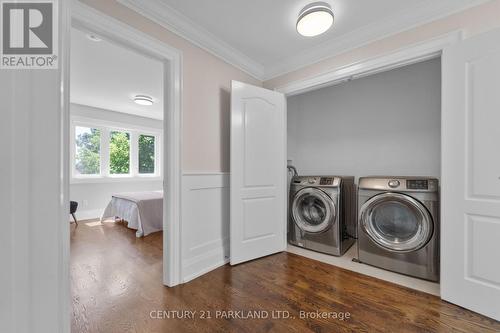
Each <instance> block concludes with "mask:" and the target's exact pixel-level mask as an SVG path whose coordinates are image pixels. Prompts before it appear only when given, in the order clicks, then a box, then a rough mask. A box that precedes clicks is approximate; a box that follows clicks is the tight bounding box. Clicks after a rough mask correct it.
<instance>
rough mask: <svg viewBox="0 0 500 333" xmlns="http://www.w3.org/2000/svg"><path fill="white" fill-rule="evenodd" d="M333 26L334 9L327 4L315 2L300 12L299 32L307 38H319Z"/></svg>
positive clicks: (298, 20)
mask: <svg viewBox="0 0 500 333" xmlns="http://www.w3.org/2000/svg"><path fill="white" fill-rule="evenodd" d="M332 24H333V11H332V7H331V6H330V5H329V4H327V3H326V2H314V3H311V4H309V5H307V6H305V7H304V8H303V9H302V10H301V11H300V13H299V18H298V19H297V32H298V33H299V34H301V35H302V36H305V37H313V36H318V35H321V34H322V33H325V32H326V31H328V29H330V27H331V26H332Z"/></svg>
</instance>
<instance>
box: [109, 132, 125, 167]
mask: <svg viewBox="0 0 500 333" xmlns="http://www.w3.org/2000/svg"><path fill="white" fill-rule="evenodd" d="M110 134H111V135H110V140H109V173H110V174H112V175H125V174H129V173H130V134H129V133H125V132H118V131H112V132H111V133H110Z"/></svg>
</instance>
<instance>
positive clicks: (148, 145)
mask: <svg viewBox="0 0 500 333" xmlns="http://www.w3.org/2000/svg"><path fill="white" fill-rule="evenodd" d="M139 173H141V174H154V173H155V137H154V136H151V135H139Z"/></svg>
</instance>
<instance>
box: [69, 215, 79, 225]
mask: <svg viewBox="0 0 500 333" xmlns="http://www.w3.org/2000/svg"><path fill="white" fill-rule="evenodd" d="M71 216H73V220H75V224H76V225H77V226H78V221H77V220H76V216H75V214H74V213H71Z"/></svg>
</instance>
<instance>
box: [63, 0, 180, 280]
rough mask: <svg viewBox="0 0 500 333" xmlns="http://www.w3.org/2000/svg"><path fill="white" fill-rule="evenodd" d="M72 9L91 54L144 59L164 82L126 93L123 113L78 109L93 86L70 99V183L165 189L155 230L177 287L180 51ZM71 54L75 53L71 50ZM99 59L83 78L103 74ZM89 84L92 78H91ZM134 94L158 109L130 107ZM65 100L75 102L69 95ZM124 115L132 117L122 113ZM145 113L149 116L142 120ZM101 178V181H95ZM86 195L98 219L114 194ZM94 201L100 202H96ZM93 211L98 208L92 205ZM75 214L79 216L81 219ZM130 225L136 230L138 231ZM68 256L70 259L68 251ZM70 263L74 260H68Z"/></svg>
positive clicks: (165, 268)
mask: <svg viewBox="0 0 500 333" xmlns="http://www.w3.org/2000/svg"><path fill="white" fill-rule="evenodd" d="M71 11H72V13H71V18H72V20H71V29H72V30H73V36H72V39H73V38H82V40H84V42H85V43H91V44H92V43H93V44H94V47H93V48H96V49H98V48H100V47H103V45H104V44H106V47H108V48H110V49H113V48H114V49H117V48H121V49H123V50H125V51H124V52H125V53H127V54H129V55H131V57H132V58H133V57H134V56H135V57H139V58H140V57H143V59H146V60H144V61H141V63H140V64H139V65H138V67H139V68H141V66H143V67H142V69H141V70H140V71H146V72H147V71H148V70H149V71H150V72H149V75H151V76H155V80H156V82H158V81H160V82H161V84H162V86H161V87H159V88H158V87H157V88H152V89H157V90H156V92H155V91H153V92H152V93H149V92H147V91H145V90H147V89H148V88H147V87H146V88H145V89H144V90H142V89H137V91H127V93H124V94H123V95H122V101H123V104H122V105H120V106H119V107H118V110H113V111H122V112H121V113H120V112H114V113H113V111H111V113H110V112H105V111H109V110H106V109H111V107H106V106H105V105H100V104H95V105H93V106H92V105H90V107H86V106H81V105H77V104H79V103H84V102H83V100H84V99H85V98H88V97H89V95H91V93H90V92H89V91H91V90H92V89H93V88H95V87H92V84H88V85H87V86H86V88H87V89H90V90H89V91H85V89H82V91H83V92H82V93H81V94H80V97H78V98H76V97H75V96H72V97H75V98H74V99H73V100H72V101H71V102H72V103H73V102H74V104H73V105H71V106H70V110H71V112H70V114H71V117H70V118H72V119H71V121H70V122H69V123H68V124H66V126H67V130H66V131H65V133H68V137H66V140H67V142H68V145H69V146H70V152H71V154H70V155H71V158H68V160H67V161H66V163H67V165H69V166H70V172H69V174H70V176H76V177H73V179H72V180H71V181H69V182H70V183H72V184H71V186H73V185H76V184H81V183H84V182H87V183H88V186H87V190H88V188H90V187H92V186H95V185H96V184H97V185H101V186H104V185H106V184H112V186H121V188H120V189H118V191H115V190H113V189H111V192H122V189H126V190H125V191H127V192H128V190H131V191H132V192H133V191H134V190H135V189H138V188H139V187H138V186H139V185H138V184H139V183H141V182H142V183H141V184H142V185H141V186H146V187H141V189H148V190H153V189H155V190H156V189H157V188H159V190H163V193H164V198H165V199H164V200H161V204H160V205H161V207H162V209H163V214H162V215H163V216H162V218H161V221H160V222H159V223H157V224H159V225H157V227H158V228H161V229H163V231H164V236H163V241H162V242H161V243H162V257H163V259H162V280H163V284H164V285H166V286H175V285H177V284H179V283H180V281H181V279H180V277H181V274H180V243H179V242H180V192H181V191H180V178H181V158H180V157H181V140H180V138H181V90H182V84H181V69H182V64H181V62H182V57H181V53H180V52H179V51H178V50H177V49H175V48H172V47H170V46H169V45H167V44H165V43H163V42H162V41H160V40H157V39H154V38H152V37H150V36H149V35H147V34H145V33H142V32H140V31H138V30H136V29H134V28H132V27H130V26H128V25H127V24H124V23H122V22H120V21H118V20H116V19H113V18H111V17H109V16H107V15H105V14H103V13H101V12H98V11H96V10H94V9H92V8H90V7H88V6H86V5H84V4H82V3H80V2H76V3H74V4H73V6H72V8H71ZM75 36H76V37H75ZM98 45H99V46H98ZM77 46H78V44H75V47H77ZM67 51H68V54H70V50H67ZM78 56H81V55H78ZM93 56H94V60H95V61H96V62H97V64H96V66H97V67H96V68H90V69H88V73H85V72H83V73H81V75H82V76H83V77H86V76H88V75H90V76H91V74H92V73H95V72H96V71H98V63H99V59H98V55H96V54H94V55H93ZM132 58H130V59H132ZM139 58H137V59H139ZM120 60H122V59H117V60H116V62H117V63H120ZM146 63H148V64H149V67H148V66H146V67H144V66H145V65H146ZM76 65H78V64H76ZM133 66H134V64H131V66H130V67H131V68H127V69H125V70H126V71H132V67H133ZM72 67H73V66H72ZM108 69H109V68H108ZM151 71H152V72H151ZM123 74H124V73H122V72H119V73H116V76H117V77H123ZM142 74H145V73H142ZM70 75H71V74H70ZM139 76H140V75H139ZM146 76H147V75H146ZM86 79H87V80H89V78H88V77H87V78H86ZM90 80H91V78H90ZM152 81H154V80H152ZM87 83H88V82H87ZM145 83H147V80H145ZM99 84H100V83H99V82H95V86H96V87H99ZM120 84H123V87H125V88H126V85H125V83H124V82H116V86H110V87H109V90H108V91H105V92H102V91H101V92H100V95H99V96H100V100H101V102H103V103H104V101H106V100H107V99H108V98H107V97H109V99H111V96H115V97H116V96H117V93H116V92H117V91H118V88H119V86H120ZM83 86H85V85H83ZM123 87H122V88H123ZM77 88H78V86H77ZM80 88H81V87H80ZM103 89H105V88H104V87H103V86H101V90H103ZM115 90H116V91H115ZM123 91H125V89H124V90H123ZM115 93H116V94H115ZM67 94H68V93H67ZM148 94H150V96H148ZM136 95H146V97H148V98H150V97H151V98H152V102H153V108H149V109H148V108H146V107H144V109H137V108H136V109H134V108H132V107H130V108H127V105H130V103H132V105H135V104H134V99H135V98H136V97H137V96H136ZM155 95H156V96H155ZM143 97H144V96H143ZM66 98H68V100H69V94H68V95H67V96H66ZM97 99H99V98H97ZM97 99H96V100H97ZM139 102H141V101H139ZM127 103H129V104H127ZM155 103H157V104H156V105H157V106H158V105H161V107H159V108H158V107H157V108H156V113H155V110H154V105H155ZM84 104H89V103H84ZM137 106H138V105H137ZM103 109H104V111H103ZM126 110H128V111H129V112H123V111H126ZM134 110H138V112H136V113H135V114H134ZM140 112H144V114H141V113H140ZM137 113H139V117H137ZM117 114H118V115H121V116H119V117H118V118H117V119H118V120H117V119H114V118H113V116H116V115H117ZM82 115H83V116H82ZM89 115H91V116H89ZM144 115H147V116H149V117H150V119H147V117H144ZM141 116H142V117H141ZM134 117H135V118H134ZM102 118H104V119H102ZM96 119H98V120H99V124H98V125H95V123H94V122H93V121H95V120H96ZM136 119H142V120H144V122H142V123H140V122H138V121H136ZM87 139H88V140H87ZM70 142H71V143H70ZM98 143H99V144H98ZM86 155H90V156H86ZM126 156H128V159H127V158H123V157H126ZM85 158H87V159H85ZM96 175H97V177H95V176H96ZM78 178H82V179H78ZM89 178H94V179H89ZM92 180H93V182H92ZM146 182H148V184H147V185H145V183H146ZM103 184H104V185H103ZM152 184H154V185H152ZM112 186H109V185H108V186H104V187H109V188H107V189H106V191H108V192H109V191H110V188H111V187H112ZM127 189H128V190H127ZM71 192H72V195H73V194H76V191H71ZM83 192H84V194H85V195H86V196H87V197H88V199H82V200H81V201H82V202H81V204H80V209H81V210H82V211H84V212H85V214H88V215H87V217H100V216H95V215H96V212H97V211H98V210H101V209H102V207H101V206H99V205H102V198H104V196H106V195H107V196H108V198H109V194H110V193H111V192H109V193H107V192H106V193H107V194H104V195H103V194H102V193H101V194H100V195H99V196H97V195H96V196H93V195H92V191H91V192H85V191H83ZM80 193H82V192H80ZM99 198H101V199H100V201H99ZM67 199H68V200H69V199H70V198H67ZM109 199H110V198H109ZM84 200H85V201H86V202H85V203H84V202H83V201H84ZM94 200H95V201H94ZM96 202H100V203H99V204H96ZM91 205H95V206H92V207H91ZM86 208H87V209H86ZM113 214H114V213H113ZM113 214H112V215H113ZM97 215H99V214H97ZM76 216H77V217H78V214H76ZM83 218H85V216H83ZM129 222H130V221H129ZM156 222H158V221H156ZM132 227H134V226H133V225H132ZM134 229H135V228H134ZM137 231H138V236H141V235H144V234H147V233H148V232H151V231H152V229H148V230H144V229H142V230H140V228H137ZM64 251H67V254H69V246H68V248H67V249H64ZM65 256H66V255H65ZM67 257H68V258H69V255H67Z"/></svg>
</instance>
